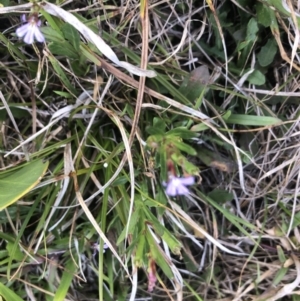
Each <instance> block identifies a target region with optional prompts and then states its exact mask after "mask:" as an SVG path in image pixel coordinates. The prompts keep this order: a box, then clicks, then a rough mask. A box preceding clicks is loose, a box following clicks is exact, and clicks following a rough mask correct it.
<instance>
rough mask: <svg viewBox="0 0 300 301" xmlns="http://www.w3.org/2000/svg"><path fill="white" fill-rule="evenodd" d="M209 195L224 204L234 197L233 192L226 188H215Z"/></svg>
mask: <svg viewBox="0 0 300 301" xmlns="http://www.w3.org/2000/svg"><path fill="white" fill-rule="evenodd" d="M208 196H209V197H210V198H211V199H212V200H214V201H215V202H217V203H218V204H224V203H226V202H230V201H232V200H233V199H234V196H233V194H232V193H230V192H228V191H226V190H224V189H214V190H213V191H211V192H210V193H208Z"/></svg>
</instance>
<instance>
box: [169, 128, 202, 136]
mask: <svg viewBox="0 0 300 301" xmlns="http://www.w3.org/2000/svg"><path fill="white" fill-rule="evenodd" d="M167 135H168V136H177V137H178V136H179V137H181V138H183V139H192V138H195V137H197V136H199V135H198V134H196V133H195V132H193V131H190V130H188V129H187V128H185V127H178V128H175V129H172V130H170V131H168V132H167Z"/></svg>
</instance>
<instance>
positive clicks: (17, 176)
mask: <svg viewBox="0 0 300 301" xmlns="http://www.w3.org/2000/svg"><path fill="white" fill-rule="evenodd" d="M47 168H48V162H46V163H43V162H42V160H37V161H33V162H30V163H28V164H26V165H24V166H22V167H21V168H19V169H16V170H14V171H12V172H7V171H6V172H1V173H0V210H3V209H4V208H6V207H7V206H9V205H11V204H13V203H15V202H16V201H17V200H19V199H20V198H21V197H22V196H24V195H25V194H26V193H27V192H29V191H30V190H31V189H32V188H33V187H34V186H36V185H37V184H38V183H39V181H40V180H41V177H42V176H43V175H44V173H45V172H46V170H47Z"/></svg>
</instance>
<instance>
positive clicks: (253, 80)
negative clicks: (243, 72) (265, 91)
mask: <svg viewBox="0 0 300 301" xmlns="http://www.w3.org/2000/svg"><path fill="white" fill-rule="evenodd" d="M247 80H248V82H249V83H250V84H252V85H257V86H261V85H264V84H265V82H266V77H265V76H264V75H263V74H262V73H261V72H260V71H259V70H254V71H253V72H252V73H251V74H250V75H249V76H248V78H247Z"/></svg>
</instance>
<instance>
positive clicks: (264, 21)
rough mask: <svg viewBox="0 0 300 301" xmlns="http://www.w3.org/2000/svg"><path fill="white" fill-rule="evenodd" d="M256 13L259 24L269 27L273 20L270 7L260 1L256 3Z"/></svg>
mask: <svg viewBox="0 0 300 301" xmlns="http://www.w3.org/2000/svg"><path fill="white" fill-rule="evenodd" d="M256 15H257V21H258V23H259V24H261V25H263V26H264V27H269V26H270V25H271V22H272V18H271V14H270V8H269V7H268V6H266V5H264V4H262V3H260V2H258V3H257V4H256Z"/></svg>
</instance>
